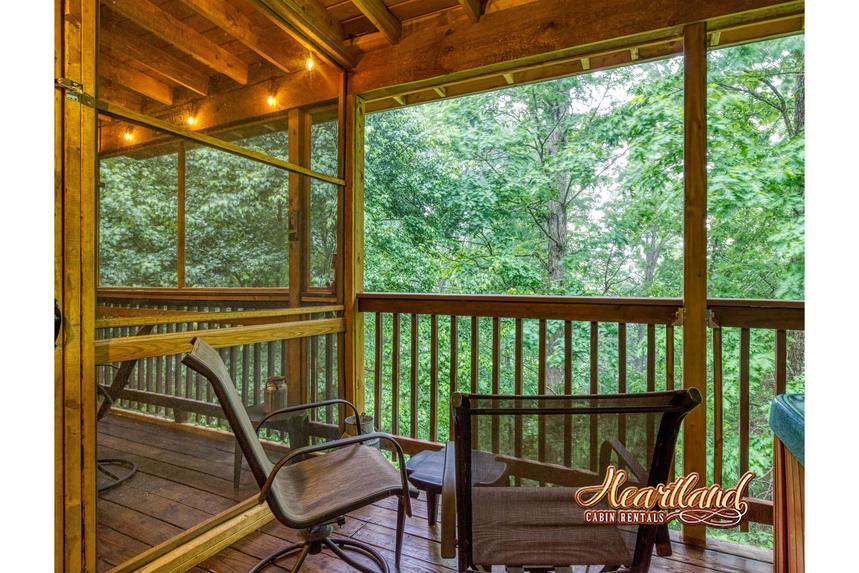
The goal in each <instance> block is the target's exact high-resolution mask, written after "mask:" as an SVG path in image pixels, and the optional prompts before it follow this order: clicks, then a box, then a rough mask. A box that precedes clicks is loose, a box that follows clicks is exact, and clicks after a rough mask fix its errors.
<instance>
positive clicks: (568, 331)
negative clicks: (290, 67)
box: [517, 320, 573, 467]
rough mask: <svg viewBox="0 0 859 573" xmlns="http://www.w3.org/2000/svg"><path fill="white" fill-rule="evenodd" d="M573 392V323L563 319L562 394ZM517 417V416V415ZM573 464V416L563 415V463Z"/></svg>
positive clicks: (568, 465) (567, 465)
mask: <svg viewBox="0 0 859 573" xmlns="http://www.w3.org/2000/svg"><path fill="white" fill-rule="evenodd" d="M572 393H573V323H572V322H570V321H569V320H565V321H564V394H567V395H570V394H572ZM517 417H518V416H517ZM572 464H573V417H572V416H571V415H569V414H567V415H566V416H564V465H565V466H566V467H571V466H572Z"/></svg>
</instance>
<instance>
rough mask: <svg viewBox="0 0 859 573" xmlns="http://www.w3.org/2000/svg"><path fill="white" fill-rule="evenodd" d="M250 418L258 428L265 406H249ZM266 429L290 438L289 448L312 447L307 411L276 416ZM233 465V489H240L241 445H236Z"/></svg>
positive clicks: (267, 424)
mask: <svg viewBox="0 0 859 573" xmlns="http://www.w3.org/2000/svg"><path fill="white" fill-rule="evenodd" d="M247 413H248V417H249V418H250V419H251V424H253V425H254V426H256V425H257V424H258V423H259V422H260V420H262V419H263V418H264V417H265V416H266V414H265V411H264V407H263V404H257V405H255V406H248V408H247ZM265 426H266V428H268V429H271V430H277V431H279V432H281V433H285V434H287V435H288V436H289V448H290V449H293V450H294V449H295V448H301V447H304V446H307V445H310V434H309V432H308V430H309V418H308V416H307V410H300V411H298V412H293V413H290V414H283V415H281V416H275V417H274V418H273V419H272V420H271V421H269V422H266V424H265ZM233 463H234V465H233V488H235V489H238V488H239V483H240V482H241V479H242V449H241V448H240V447H239V443H238V442H236V445H235V460H234V462H233Z"/></svg>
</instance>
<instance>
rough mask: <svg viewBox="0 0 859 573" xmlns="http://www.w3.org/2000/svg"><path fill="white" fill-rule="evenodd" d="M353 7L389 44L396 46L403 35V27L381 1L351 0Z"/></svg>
mask: <svg viewBox="0 0 859 573" xmlns="http://www.w3.org/2000/svg"><path fill="white" fill-rule="evenodd" d="M352 3H353V4H355V7H357V8H358V10H360V11H361V13H362V14H364V16H366V17H367V19H368V20H370V22H372V23H373V25H374V26H375V27H376V29H378V30H379V31H380V32H382V34H384V35H385V37H386V38H387V39H388V41H389V42H391V43H392V44H396V43H397V42H399V41H400V36H402V34H403V25H402V24H401V23H400V21H399V19H397V17H396V16H394V15H393V14H392V13H391V11H390V10H389V9H388V7H387V6H385V3H384V2H382V0H352Z"/></svg>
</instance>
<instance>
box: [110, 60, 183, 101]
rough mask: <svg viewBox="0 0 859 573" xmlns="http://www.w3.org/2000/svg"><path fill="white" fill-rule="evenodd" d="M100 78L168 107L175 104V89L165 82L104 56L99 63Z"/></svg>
mask: <svg viewBox="0 0 859 573" xmlns="http://www.w3.org/2000/svg"><path fill="white" fill-rule="evenodd" d="M98 73H99V76H100V77H102V78H105V79H107V80H110V81H111V82H114V83H116V84H119V85H121V86H124V87H126V88H128V89H130V90H132V91H135V92H137V93H139V94H141V95H145V96H146V97H148V98H150V99H154V100H155V101H157V102H161V103H163V104H166V105H170V104H172V103H173V88H172V87H170V86H169V85H167V84H165V83H164V82H162V81H160V80H157V79H155V78H153V77H152V76H150V75H148V74H144V73H143V72H140V71H138V70H135V69H133V68H130V67H128V66H126V65H123V64H120V63H117V62H116V61H115V60H113V59H112V58H110V57H108V56H102V57H101V58H100V60H99V63H98Z"/></svg>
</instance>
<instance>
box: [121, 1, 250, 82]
mask: <svg viewBox="0 0 859 573" xmlns="http://www.w3.org/2000/svg"><path fill="white" fill-rule="evenodd" d="M105 5H106V6H108V7H109V8H111V9H112V10H114V11H116V12H118V13H120V14H122V15H123V16H125V17H126V18H128V19H129V20H131V21H133V22H134V23H135V24H137V25H139V26H140V27H141V28H144V29H146V30H149V31H150V32H152V33H153V34H155V35H156V36H158V37H160V38H162V39H163V40H165V41H167V42H169V43H170V44H172V45H173V46H175V47H176V48H177V49H179V50H181V51H183V52H185V53H186V54H188V55H189V56H192V57H193V58H194V59H196V60H198V61H200V62H202V63H203V64H205V65H207V66H209V67H210V68H212V69H213V70H215V71H216V72H218V73H220V74H224V75H225V76H227V77H229V78H231V79H233V80H235V81H237V82H238V83H240V84H243V85H244V84H247V83H248V66H247V64H245V63H244V62H243V61H242V60H240V59H239V58H238V57H236V56H235V55H233V54H232V53H230V52H228V51H226V50H225V49H223V48H222V47H220V46H218V45H217V44H215V43H214V42H213V41H211V40H209V39H208V38H207V37H205V36H203V35H202V34H200V33H199V32H197V31H196V30H194V29H193V28H191V27H190V26H188V25H187V24H185V23H184V22H182V21H180V20H178V19H176V18H174V17H173V16H171V15H170V14H168V13H167V12H165V11H164V10H162V9H161V8H159V7H158V6H156V5H155V4H153V3H152V2H150V1H149V0H108V1H107V2H106V3H105Z"/></svg>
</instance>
